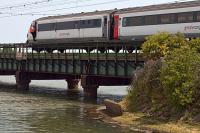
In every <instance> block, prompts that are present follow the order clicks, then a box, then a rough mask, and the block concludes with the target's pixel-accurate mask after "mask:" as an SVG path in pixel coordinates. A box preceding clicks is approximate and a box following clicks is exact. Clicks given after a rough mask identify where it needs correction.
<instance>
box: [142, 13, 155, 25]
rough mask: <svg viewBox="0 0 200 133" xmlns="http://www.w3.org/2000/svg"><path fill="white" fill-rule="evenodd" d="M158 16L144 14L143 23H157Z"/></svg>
mask: <svg viewBox="0 0 200 133" xmlns="http://www.w3.org/2000/svg"><path fill="white" fill-rule="evenodd" d="M157 18H158V17H157V16H156V15H153V16H145V17H144V22H145V25H156V24H158V19H157Z"/></svg>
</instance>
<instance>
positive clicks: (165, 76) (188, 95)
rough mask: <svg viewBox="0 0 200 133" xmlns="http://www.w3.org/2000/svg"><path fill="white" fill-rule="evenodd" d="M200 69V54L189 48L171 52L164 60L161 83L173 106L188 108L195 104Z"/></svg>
mask: <svg viewBox="0 0 200 133" xmlns="http://www.w3.org/2000/svg"><path fill="white" fill-rule="evenodd" d="M199 67H200V56H199V53H197V52H196V51H195V50H194V49H191V48H189V47H187V46H185V47H181V48H180V49H175V50H174V51H171V52H170V54H169V55H168V56H167V57H166V58H165V59H164V65H163V67H162V69H161V82H162V85H163V88H164V94H165V95H166V97H167V100H168V101H169V103H170V104H171V105H173V106H174V107H177V106H178V107H187V106H188V105H189V104H191V103H192V102H193V100H194V97H193V95H194V92H195V89H196V88H195V81H196V79H197V77H198V75H197V71H198V68H199Z"/></svg>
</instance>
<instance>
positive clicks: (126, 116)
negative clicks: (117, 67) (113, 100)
mask: <svg viewBox="0 0 200 133" xmlns="http://www.w3.org/2000/svg"><path fill="white" fill-rule="evenodd" d="M120 104H121V106H122V108H123V110H126V109H125V106H123V102H121V103H120ZM97 112H98V114H99V115H98V116H101V117H100V118H99V119H100V120H101V121H103V122H105V123H108V124H112V125H115V126H119V127H121V128H122V129H126V130H130V131H134V132H139V133H200V123H195V122H192V121H190V122H186V121H181V120H178V119H170V120H166V119H164V118H159V117H155V116H150V115H148V114H146V113H141V112H134V113H130V112H128V111H125V112H123V115H122V116H118V117H112V114H109V113H108V111H107V110H106V107H101V108H99V109H97Z"/></svg>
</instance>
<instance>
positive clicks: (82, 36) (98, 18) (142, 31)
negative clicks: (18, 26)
mask: <svg viewBox="0 0 200 133" xmlns="http://www.w3.org/2000/svg"><path fill="white" fill-rule="evenodd" d="M157 32H169V33H171V34H175V33H177V32H180V33H183V34H184V35H185V37H186V38H196V37H200V1H190V2H180V3H167V4H159V5H150V6H144V7H134V8H125V9H121V10H117V9H115V10H106V11H95V12H88V13H77V14H71V15H62V16H50V17H44V18H39V19H38V20H36V21H34V22H33V23H32V25H31V27H30V31H29V33H28V43H30V44H31V45H32V46H33V47H34V46H35V47H36V44H39V45H40V44H43V43H44V44H48V46H49V47H52V46H54V45H55V44H60V45H63V44H65V45H72V43H73V45H75V43H76V44H78V43H79V44H81V45H86V44H91V45H94V44H95V43H98V44H99V42H101V43H100V44H110V43H114V44H120V46H121V45H123V44H126V42H127V43H129V45H130V44H138V43H142V42H144V41H145V37H146V36H149V35H152V34H155V33H157ZM90 42H92V43H90ZM102 42H103V43H102ZM98 47H99V45H98ZM100 47H101V46H100ZM102 47H103V46H102ZM108 48H109V49H112V50H114V49H116V50H115V51H119V50H120V48H122V47H119V48H116V46H115V48H114V47H108ZM134 48H135V46H132V45H131V47H128V48H127V50H128V51H130V52H132V51H133V50H134ZM88 51H90V50H88ZM100 51H101V52H104V51H105V49H102V48H100Z"/></svg>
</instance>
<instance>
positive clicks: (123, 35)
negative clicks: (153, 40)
mask: <svg viewBox="0 0 200 133" xmlns="http://www.w3.org/2000/svg"><path fill="white" fill-rule="evenodd" d="M181 14H183V16H184V14H187V15H191V14H193V15H192V16H190V17H193V19H192V20H190V19H189V21H188V22H187V21H185V22H178V21H177V20H178V16H179V15H181ZM115 15H117V16H119V21H120V25H119V29H118V30H119V31H118V33H119V35H118V36H119V39H132V40H135V39H136V40H137V39H144V37H145V36H149V35H152V34H156V33H158V32H169V33H171V34H175V33H177V32H180V33H183V34H184V35H185V36H186V37H200V6H197V7H188V8H176V9H166V10H156V11H145V12H136V13H123V12H121V13H117V14H115ZM167 15H169V16H170V15H171V16H173V15H174V17H175V20H174V22H169V23H167V22H166V23H164V22H163V21H167V20H164V19H163V21H161V17H162V16H167ZM194 15H195V16H194ZM197 15H198V16H197ZM139 17H140V19H141V18H142V19H143V21H144V17H152V18H153V17H157V20H158V19H160V20H158V21H160V22H155V23H153V22H152V24H141V25H140V24H138V25H137V23H135V25H134V24H133V25H129V26H126V24H125V23H126V22H125V19H126V18H133V19H134V18H139ZM194 17H196V18H194ZM197 17H198V18H197ZM149 19H151V18H149ZM194 19H195V20H194ZM143 23H144V22H143ZM148 23H151V22H148Z"/></svg>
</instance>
